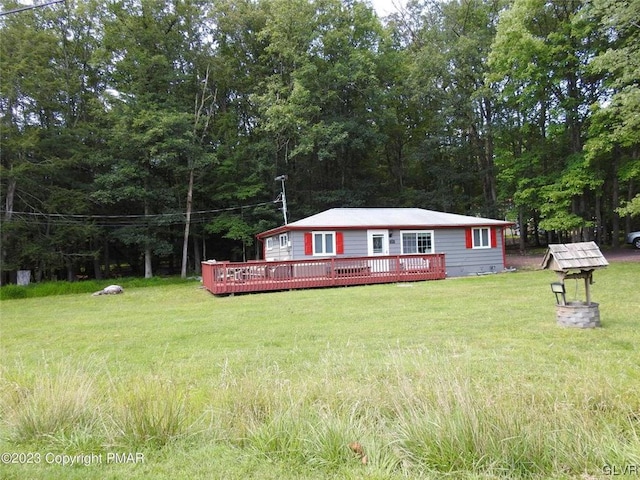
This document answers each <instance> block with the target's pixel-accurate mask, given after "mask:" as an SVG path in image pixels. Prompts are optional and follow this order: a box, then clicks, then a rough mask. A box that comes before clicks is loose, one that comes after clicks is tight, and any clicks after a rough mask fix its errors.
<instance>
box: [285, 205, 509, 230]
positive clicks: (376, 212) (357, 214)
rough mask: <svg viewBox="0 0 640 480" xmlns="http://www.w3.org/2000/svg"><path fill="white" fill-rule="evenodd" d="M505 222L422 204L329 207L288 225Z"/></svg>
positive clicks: (481, 223)
mask: <svg viewBox="0 0 640 480" xmlns="http://www.w3.org/2000/svg"><path fill="white" fill-rule="evenodd" d="M479 225H482V226H494V225H495V226H506V225H511V222H505V221H503V220H493V219H489V218H480V217H471V216H467V215H457V214H455V213H444V212H437V211H434V210H424V209H422V208H332V209H331V210H326V211H324V212H321V213H318V214H316V215H312V216H310V217H307V218H303V219H302V220H298V221H297V222H292V223H290V224H289V225H288V227H290V228H300V227H303V228H327V227H329V228H337V227H341V228H345V227H346V228H357V227H363V228H365V227H366V228H369V227H380V228H390V227H414V226H415V227H454V226H455V227H458V226H460V227H470V226H479Z"/></svg>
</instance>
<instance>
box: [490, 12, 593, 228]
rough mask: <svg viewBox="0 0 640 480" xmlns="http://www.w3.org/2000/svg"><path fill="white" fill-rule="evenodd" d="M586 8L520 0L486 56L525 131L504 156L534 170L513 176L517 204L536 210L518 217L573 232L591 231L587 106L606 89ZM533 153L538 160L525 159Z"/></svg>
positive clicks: (514, 121) (513, 120)
mask: <svg viewBox="0 0 640 480" xmlns="http://www.w3.org/2000/svg"><path fill="white" fill-rule="evenodd" d="M582 9H583V3H582V2H580V1H577V0H576V1H557V2H556V1H553V2H545V1H541V0H516V1H515V2H514V3H513V5H512V6H511V7H510V8H509V9H508V10H506V11H504V12H503V14H502V15H501V17H500V21H499V24H498V30H497V34H496V39H495V41H494V44H493V46H492V51H491V55H490V58H489V60H490V68H491V72H490V76H489V78H490V79H491V80H492V81H493V82H494V85H495V87H496V89H497V90H498V92H499V94H500V98H501V101H502V102H503V103H504V105H505V106H506V108H507V111H506V117H505V128H506V129H510V130H511V131H512V132H513V131H514V130H516V129H517V130H519V132H520V135H521V136H522V139H520V140H518V141H517V142H516V145H517V147H518V148H517V149H515V150H514V149H513V143H512V145H511V147H510V146H509V145H505V146H504V148H502V149H501V151H502V152H509V153H508V156H505V157H504V158H502V159H500V163H501V164H502V165H503V166H506V168H507V169H508V170H509V171H511V172H513V173H515V172H519V173H520V174H529V175H530V176H527V177H525V178H520V179H519V180H518V182H517V183H516V184H513V183H512V184H511V187H512V188H513V187H515V188H516V190H515V191H512V193H511V197H512V198H513V200H514V202H515V204H516V206H517V207H518V208H519V209H521V210H522V209H526V210H528V211H529V212H531V213H530V215H523V214H522V213H521V214H520V217H521V218H522V220H524V219H525V218H526V217H533V218H537V217H539V218H540V219H541V220H540V226H541V227H542V228H544V229H546V230H549V231H557V232H559V233H560V234H562V233H564V232H567V233H569V234H570V235H571V237H572V238H573V239H574V240H577V239H580V238H583V239H590V238H591V234H592V228H593V227H594V225H595V222H594V220H593V219H594V218H595V216H596V214H597V212H596V210H597V201H596V197H597V191H598V189H600V188H601V186H602V182H603V179H602V178H600V176H599V175H598V173H597V172H596V171H595V170H594V169H593V168H591V166H590V165H589V162H588V161H587V160H586V159H585V156H584V153H583V146H584V141H585V137H586V131H587V127H588V123H589V108H588V107H589V105H591V104H592V103H594V102H595V101H597V100H598V99H599V98H600V95H601V79H600V78H599V77H597V76H594V75H593V74H590V73H589V72H588V71H587V65H588V62H589V59H590V58H591V57H592V56H593V55H594V54H595V53H596V52H598V51H599V49H600V48H601V44H602V39H601V36H600V35H599V34H598V32H597V31H596V30H595V29H594V28H593V26H592V25H591V24H590V22H587V21H585V19H584V18H583V17H582V15H581V12H582ZM508 137H511V138H513V135H509V136H505V137H504V138H505V139H506V138H508ZM531 159H535V163H534V166H535V165H537V168H530V167H529V166H528V165H527V163H528V162H530V161H531ZM513 162H516V163H519V164H520V166H518V165H508V163H512V164H513ZM512 176H513V175H511V177H512ZM507 178H508V177H507ZM505 186H506V185H505ZM530 188H534V189H535V193H534V192H529V193H528V191H529V190H528V189H530ZM532 193H533V194H532ZM532 201H533V202H536V203H529V202H532ZM522 227H523V228H524V225H522ZM536 227H537V226H536ZM536 227H534V228H536ZM536 230H537V228H536Z"/></svg>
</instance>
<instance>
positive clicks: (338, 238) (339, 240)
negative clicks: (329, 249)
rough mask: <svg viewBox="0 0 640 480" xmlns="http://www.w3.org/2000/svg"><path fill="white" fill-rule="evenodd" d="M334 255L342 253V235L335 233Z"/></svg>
mask: <svg viewBox="0 0 640 480" xmlns="http://www.w3.org/2000/svg"><path fill="white" fill-rule="evenodd" d="M336 253H337V254H338V255H342V254H343V253H344V235H343V234H342V232H336Z"/></svg>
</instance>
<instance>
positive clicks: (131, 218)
mask: <svg viewBox="0 0 640 480" xmlns="http://www.w3.org/2000/svg"><path fill="white" fill-rule="evenodd" d="M274 203H278V200H276V201H271V202H260V203H254V204H251V205H241V206H238V207H226V208H218V209H214V210H197V211H195V212H191V215H193V217H192V218H191V223H192V224H202V223H207V222H209V221H211V220H213V218H215V214H219V213H223V212H231V211H235V210H244V209H247V208H256V207H262V206H266V205H273V204H274ZM11 214H12V219H13V220H16V219H18V218H20V219H22V220H27V221H31V222H34V221H35V222H38V223H44V222H50V223H53V224H55V225H58V226H77V225H79V224H80V223H82V222H87V221H90V222H92V223H91V225H92V226H100V227H133V226H144V225H147V222H153V223H154V224H156V225H181V224H184V222H185V221H186V216H185V214H184V212H172V213H158V214H151V215H144V214H143V215H81V214H73V213H72V214H65V213H43V212H21V211H13V212H11Z"/></svg>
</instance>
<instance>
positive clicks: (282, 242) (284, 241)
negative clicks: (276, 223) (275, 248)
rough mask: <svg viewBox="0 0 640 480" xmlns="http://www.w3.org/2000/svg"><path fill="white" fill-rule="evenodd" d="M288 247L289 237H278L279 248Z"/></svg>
mask: <svg viewBox="0 0 640 480" xmlns="http://www.w3.org/2000/svg"><path fill="white" fill-rule="evenodd" d="M288 246H289V235H288V234H286V233H283V234H282V235H280V248H287V247H288Z"/></svg>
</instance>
